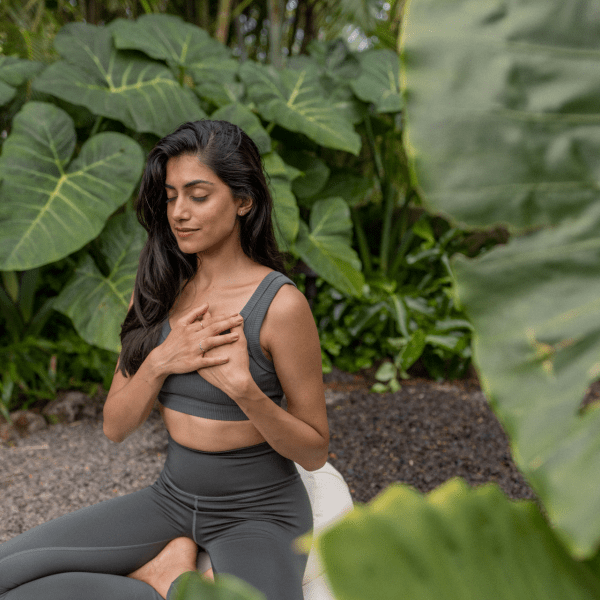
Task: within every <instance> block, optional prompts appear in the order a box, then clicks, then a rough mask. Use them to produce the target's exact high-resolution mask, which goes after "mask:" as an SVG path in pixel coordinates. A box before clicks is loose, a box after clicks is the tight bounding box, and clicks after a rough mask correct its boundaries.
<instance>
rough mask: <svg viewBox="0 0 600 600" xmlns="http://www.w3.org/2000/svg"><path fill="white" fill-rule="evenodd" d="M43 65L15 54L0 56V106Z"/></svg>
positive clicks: (12, 96)
mask: <svg viewBox="0 0 600 600" xmlns="http://www.w3.org/2000/svg"><path fill="white" fill-rule="evenodd" d="M43 68H44V65H42V64H41V63H38V62H35V61H33V60H24V59H22V58H17V57H16V56H0V106H4V105H5V104H7V103H8V102H10V101H11V100H12V99H13V98H14V96H15V94H16V92H17V90H16V88H17V87H19V86H20V85H23V83H25V82H26V81H27V80H28V79H30V78H31V77H33V76H34V75H37V74H38V73H39V72H40V71H41V70H42V69H43Z"/></svg>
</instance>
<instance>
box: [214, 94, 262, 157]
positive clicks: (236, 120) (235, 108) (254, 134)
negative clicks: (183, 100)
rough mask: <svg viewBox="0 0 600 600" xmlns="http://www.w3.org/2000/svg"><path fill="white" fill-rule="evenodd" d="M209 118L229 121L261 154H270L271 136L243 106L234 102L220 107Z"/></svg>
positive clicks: (258, 120)
mask: <svg viewBox="0 0 600 600" xmlns="http://www.w3.org/2000/svg"><path fill="white" fill-rule="evenodd" d="M210 118H211V119H221V120H223V121H229V122H230V123H233V124H234V125H237V126H238V127H241V128H242V129H243V130H244V132H245V133H246V134H247V135H249V136H250V137H251V138H252V141H253V142H254V143H255V144H256V146H257V148H258V151H259V152H260V153H261V154H266V153H267V152H271V136H270V135H269V134H268V133H267V131H266V130H265V128H264V127H263V126H262V123H261V122H260V119H259V118H258V117H257V116H256V115H255V114H254V113H253V112H252V111H251V110H250V109H249V108H247V107H246V106H244V105H243V104H239V103H237V102H235V103H232V104H227V105H226V106H222V107H221V108H219V109H217V110H216V111H215V112H214V113H213V114H212V115H211V116H210Z"/></svg>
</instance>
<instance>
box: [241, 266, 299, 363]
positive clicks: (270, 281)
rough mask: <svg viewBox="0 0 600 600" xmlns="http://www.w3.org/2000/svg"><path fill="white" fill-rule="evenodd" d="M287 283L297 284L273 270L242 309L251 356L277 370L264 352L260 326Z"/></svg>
mask: <svg viewBox="0 0 600 600" xmlns="http://www.w3.org/2000/svg"><path fill="white" fill-rule="evenodd" d="M286 284H291V285H293V286H295V285H296V284H295V283H294V282H293V281H292V280H291V279H289V278H287V277H286V276H285V275H283V274H282V273H279V272H277V271H271V273H269V274H268V275H267V276H266V277H265V278H264V279H263V280H262V281H261V283H260V284H259V286H258V288H256V291H255V292H254V294H253V295H252V297H251V298H250V300H249V301H248V303H247V304H246V306H244V308H243V309H242V311H241V313H240V314H241V315H242V317H244V334H245V336H246V338H247V340H248V350H249V351H250V356H251V357H252V358H253V359H254V360H255V361H256V362H258V363H259V364H260V366H261V367H263V369H266V370H267V371H270V372H272V373H274V372H275V368H274V366H273V363H272V362H271V361H270V360H269V359H268V358H267V357H266V356H265V355H264V354H263V351H262V348H261V346H260V328H261V326H262V323H263V321H264V320H265V316H266V314H267V311H268V310H269V306H270V305H271V302H272V301H273V298H274V297H275V294H277V292H278V291H279V289H280V288H281V287H282V286H283V285H286Z"/></svg>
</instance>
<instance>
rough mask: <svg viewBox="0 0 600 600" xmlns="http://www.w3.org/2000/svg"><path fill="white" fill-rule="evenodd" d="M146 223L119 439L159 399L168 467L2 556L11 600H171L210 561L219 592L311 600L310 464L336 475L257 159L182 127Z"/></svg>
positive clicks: (157, 162) (161, 158) (244, 142)
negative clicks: (299, 541) (201, 562)
mask: <svg viewBox="0 0 600 600" xmlns="http://www.w3.org/2000/svg"><path fill="white" fill-rule="evenodd" d="M137 211H138V218H139V220H140V222H141V223H142V225H143V226H144V227H145V228H146V230H147V231H148V240H147V242H146V245H145V247H144V249H143V251H142V253H141V257H140V264H139V269H138V272H137V277H136V281H135V288H134V293H133V297H132V302H131V305H130V308H129V311H128V314H127V317H126V318H125V321H124V323H123V327H122V332H121V341H122V352H121V354H120V356H119V362H118V365H117V369H116V372H115V375H114V379H113V382H112V385H111V388H110V391H109V393H108V397H107V400H106V404H105V406H104V432H105V434H106V435H107V436H108V437H109V438H110V439H111V440H113V441H115V442H121V441H122V440H123V439H125V438H126V437H127V436H128V435H129V434H130V433H132V432H133V431H134V430H135V429H136V428H138V427H139V426H140V425H141V424H142V423H143V422H144V421H145V420H146V419H147V418H148V415H149V414H150V412H151V410H152V407H153V405H154V401H155V399H156V398H158V400H159V402H160V408H161V412H162V416H163V420H164V423H165V425H166V428H167V431H168V434H169V442H168V452H167V458H166V461H165V465H164V469H163V471H162V473H161V475H160V477H159V479H158V480H157V481H156V483H154V484H153V485H152V486H150V487H149V488H146V489H144V490H141V491H139V492H135V493H133V494H129V495H127V496H121V497H118V498H114V499H112V500H108V501H106V502H102V503H100V504H97V505H94V506H91V507H88V508H84V509H81V510H79V511H77V512H74V513H71V514H68V515H65V516H63V517H60V518H58V519H55V520H54V521H50V522H48V523H45V524H43V525H40V526H39V527H36V528H34V529H32V530H31V531H28V532H26V533H24V534H22V535H20V536H18V537H16V538H14V539H12V540H10V541H8V542H6V543H5V544H2V545H0V598H1V599H2V600H34V599H35V600H39V599H40V598H43V599H44V600H75V599H77V600H82V599H85V600H95V599H97V600H121V599H122V600H134V599H140V600H146V599H147V600H159V599H160V598H168V597H169V596H170V595H172V594H173V591H174V590H175V589H176V587H177V579H178V577H179V576H180V575H182V574H183V573H185V572H187V571H192V570H195V568H196V556H197V552H198V547H200V548H203V549H204V550H206V551H207V552H208V554H209V556H210V559H211V563H212V566H213V569H214V572H215V577H216V578H218V577H219V574H223V573H228V574H233V575H235V576H237V577H239V578H241V579H243V580H244V581H246V582H248V583H249V584H251V585H253V586H254V587H255V588H257V589H258V590H259V591H260V592H262V593H263V594H264V595H265V596H266V598H267V600H302V587H301V584H302V575H303V572H304V567H305V564H306V556H305V555H302V554H299V553H296V552H295V551H294V549H293V541H294V539H295V538H297V537H298V536H300V535H302V534H304V533H307V532H309V531H310V530H311V528H312V514H311V507H310V503H309V499H308V496H307V493H306V489H305V487H304V485H303V483H302V481H301V479H300V476H299V474H298V472H297V469H296V467H295V465H294V462H296V463H298V464H300V465H301V466H302V467H304V468H305V469H307V470H309V471H311V470H315V469H318V468H320V467H322V466H323V465H324V464H325V462H326V460H327V449H328V442H329V432H328V426H327V415H326V410H325V398H324V393H323V381H322V373H321V353H320V347H319V338H318V335H317V330H316V327H315V324H314V321H313V318H312V314H311V312H310V309H309V306H308V303H307V301H306V299H305V298H304V296H303V295H302V293H300V292H299V291H298V290H297V289H296V287H295V286H294V285H293V283H292V282H291V281H290V280H289V279H288V278H287V277H286V276H285V275H283V274H282V272H283V271H284V266H283V261H282V258H281V256H280V254H279V253H278V251H277V246H276V243H275V238H274V235H273V225H272V221H271V212H272V200H271V196H270V194H269V190H268V187H267V183H266V180H265V176H264V173H263V169H262V163H261V159H260V155H259V153H258V150H257V148H256V146H255V144H254V143H253V142H252V140H251V139H250V138H249V137H248V136H247V135H246V134H245V133H244V132H243V131H241V130H240V129H239V128H238V127H236V126H234V125H231V124H230V123H227V122H224V121H209V120H204V121H196V122H194V123H186V124H184V125H182V126H181V127H180V128H179V129H177V131H175V132H174V133H172V134H170V135H168V136H166V137H165V138H163V139H162V140H160V141H159V142H158V144H157V145H156V146H155V148H154V149H153V150H152V151H151V153H150V155H149V157H148V161H147V164H146V168H145V170H144V174H143V177H142V183H141V187H140V193H139V198H138V203H137ZM284 394H285V396H286V399H287V410H284V409H283V408H282V407H281V401H282V397H283V395H284ZM93 451H94V449H93V448H90V452H93Z"/></svg>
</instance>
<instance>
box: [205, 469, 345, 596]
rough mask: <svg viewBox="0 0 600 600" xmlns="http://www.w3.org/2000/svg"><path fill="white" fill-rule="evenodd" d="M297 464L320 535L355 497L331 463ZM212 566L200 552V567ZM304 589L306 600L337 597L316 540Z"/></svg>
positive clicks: (316, 530) (206, 555)
mask: <svg viewBox="0 0 600 600" xmlns="http://www.w3.org/2000/svg"><path fill="white" fill-rule="evenodd" d="M296 467H297V469H298V473H300V477H301V478H302V481H303V483H304V485H305V486H306V491H307V492H308V497H309V498H310V504H311V507H312V512H313V523H314V530H313V535H314V537H316V536H317V535H318V534H319V533H321V532H322V531H323V530H324V529H326V528H327V527H329V526H330V525H332V524H333V523H335V522H336V521H337V520H339V519H341V518H342V517H343V516H344V515H345V514H346V513H347V512H349V511H350V510H352V497H351V496H350V490H349V489H348V485H347V484H346V482H345V481H344V478H343V477H342V476H341V474H340V473H339V471H337V470H336V469H335V468H334V467H332V466H331V465H330V464H329V463H326V464H325V465H324V466H323V467H321V468H320V469H317V470H316V471H306V470H305V469H303V468H302V467H301V466H300V465H298V464H297V465H296ZM209 568H210V559H209V558H208V554H206V552H200V554H199V556H198V570H199V571H201V572H204V571H206V570H207V569H209ZM302 589H303V591H304V600H334V598H333V594H332V593H331V590H330V589H329V585H328V583H327V580H326V578H325V575H324V568H323V565H322V564H321V561H320V560H319V556H318V554H317V551H316V549H315V546H314V542H313V546H312V548H311V550H310V552H309V554H308V562H307V563H306V570H305V571H304V579H303V580H302Z"/></svg>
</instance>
